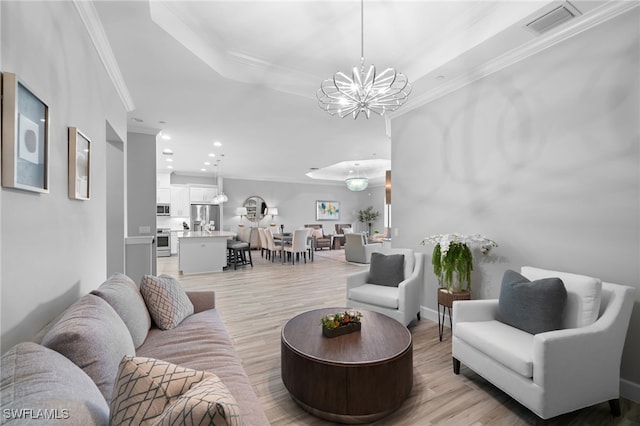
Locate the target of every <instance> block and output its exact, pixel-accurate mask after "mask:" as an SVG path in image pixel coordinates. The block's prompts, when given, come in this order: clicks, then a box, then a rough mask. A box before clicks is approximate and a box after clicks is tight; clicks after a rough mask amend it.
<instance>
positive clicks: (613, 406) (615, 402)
mask: <svg viewBox="0 0 640 426" xmlns="http://www.w3.org/2000/svg"><path fill="white" fill-rule="evenodd" d="M609 409H610V410H611V414H612V415H613V416H614V417H620V414H621V413H620V399H618V398H616V399H610V400H609Z"/></svg>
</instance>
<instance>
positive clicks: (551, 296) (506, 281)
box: [498, 270, 567, 334]
mask: <svg viewBox="0 0 640 426" xmlns="http://www.w3.org/2000/svg"><path fill="white" fill-rule="evenodd" d="M566 302H567V290H566V289H565V287H564V283H563V282H562V280H561V279H560V278H543V279H540V280H536V281H529V280H528V279H527V278H525V277H523V276H522V275H520V274H519V273H517V272H515V271H511V270H507V271H506V272H505V273H504V276H503V278H502V287H501V288H500V298H499V300H498V320H499V321H501V322H503V323H505V324H508V325H510V326H512V327H516V328H518V329H520V330H522V331H526V332H527V333H530V334H538V333H544V332H545V331H551V330H559V329H561V328H562V312H563V311H564V306H565V304H566Z"/></svg>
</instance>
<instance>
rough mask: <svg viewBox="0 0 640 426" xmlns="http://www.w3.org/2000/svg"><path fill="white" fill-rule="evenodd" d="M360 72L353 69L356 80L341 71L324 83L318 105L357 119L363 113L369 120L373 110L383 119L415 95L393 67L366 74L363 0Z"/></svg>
mask: <svg viewBox="0 0 640 426" xmlns="http://www.w3.org/2000/svg"><path fill="white" fill-rule="evenodd" d="M360 29H361V31H360V70H358V67H353V70H352V73H351V74H352V77H349V76H348V75H347V74H345V73H343V72H340V71H339V72H337V73H335V74H334V76H333V78H330V79H327V80H324V81H323V82H322V83H321V84H320V89H318V91H317V93H316V96H317V98H318V105H319V106H320V108H322V109H323V110H325V111H326V112H328V113H329V114H331V115H338V116H340V118H344V117H346V116H347V115H352V116H353V119H354V120H355V119H356V118H358V115H360V113H361V112H363V113H365V115H366V116H367V118H369V116H370V115H371V111H373V112H374V113H376V114H378V115H380V116H382V115H384V114H385V113H386V112H393V111H395V110H397V109H398V108H400V107H401V106H402V105H403V104H404V103H405V102H406V101H407V98H408V97H409V94H410V93H411V84H409V79H407V76H405V75H404V74H402V73H399V72H396V70H395V69H393V68H387V69H386V70H384V71H383V72H382V73H380V74H376V67H375V65H370V66H369V69H368V71H367V72H366V73H365V65H364V0H360Z"/></svg>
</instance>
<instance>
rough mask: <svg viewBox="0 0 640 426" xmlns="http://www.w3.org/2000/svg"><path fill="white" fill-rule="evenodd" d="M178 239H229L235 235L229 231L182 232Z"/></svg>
mask: <svg viewBox="0 0 640 426" xmlns="http://www.w3.org/2000/svg"><path fill="white" fill-rule="evenodd" d="M182 232H183V233H182V236H179V237H178V238H217V237H218V238H225V239H228V238H231V237H234V236H235V235H236V234H235V233H233V232H229V231H182Z"/></svg>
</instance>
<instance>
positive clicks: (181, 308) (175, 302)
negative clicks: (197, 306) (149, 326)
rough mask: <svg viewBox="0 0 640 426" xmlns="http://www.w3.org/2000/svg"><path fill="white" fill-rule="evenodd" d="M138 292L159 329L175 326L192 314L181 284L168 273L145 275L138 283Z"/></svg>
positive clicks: (187, 297)
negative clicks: (155, 275) (157, 275)
mask: <svg viewBox="0 0 640 426" xmlns="http://www.w3.org/2000/svg"><path fill="white" fill-rule="evenodd" d="M140 293H142V297H143V298H144V301H145V303H146V304H147V308H148V309H149V313H150V314H151V318H153V321H154V322H155V323H156V325H157V326H158V328H159V329H161V330H170V329H172V328H175V327H177V326H178V324H180V323H181V322H182V320H184V319H185V318H186V317H188V316H189V315H192V314H193V311H194V309H193V303H191V300H190V299H189V296H187V293H186V292H185V291H184V288H182V284H180V281H178V280H176V279H175V278H173V277H171V276H169V275H160V276H159V277H154V276H152V275H145V276H144V277H142V282H141V283H140Z"/></svg>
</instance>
